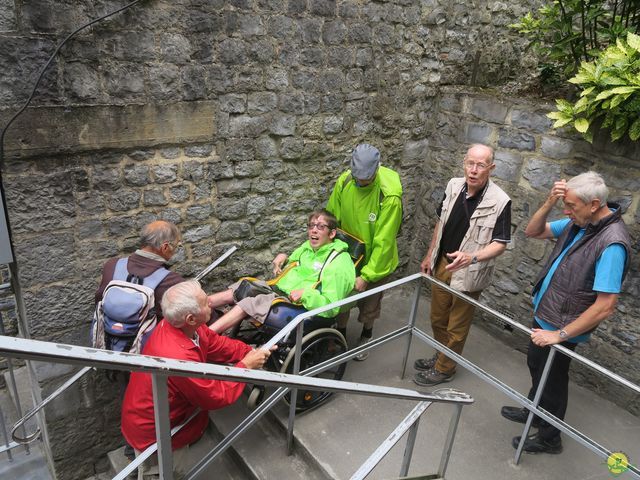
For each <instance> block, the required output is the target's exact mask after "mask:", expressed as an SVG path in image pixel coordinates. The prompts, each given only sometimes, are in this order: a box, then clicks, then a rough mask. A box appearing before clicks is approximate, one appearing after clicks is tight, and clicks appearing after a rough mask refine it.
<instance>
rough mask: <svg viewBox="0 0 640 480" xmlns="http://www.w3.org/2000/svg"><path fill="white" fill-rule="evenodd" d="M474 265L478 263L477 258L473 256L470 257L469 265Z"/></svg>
mask: <svg viewBox="0 0 640 480" xmlns="http://www.w3.org/2000/svg"><path fill="white" fill-rule="evenodd" d="M476 263H478V257H476V256H475V255H474V256H473V257H471V265H475V264H476Z"/></svg>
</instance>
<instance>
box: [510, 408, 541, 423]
mask: <svg viewBox="0 0 640 480" xmlns="http://www.w3.org/2000/svg"><path fill="white" fill-rule="evenodd" d="M500 415H502V416H503V417H504V418H506V419H507V420H511V421H512V422H516V423H527V418H528V417H529V410H527V409H526V408H519V407H502V408H501V409H500ZM531 425H532V426H534V427H536V428H537V427H539V426H540V419H539V418H538V417H533V422H532V423H531Z"/></svg>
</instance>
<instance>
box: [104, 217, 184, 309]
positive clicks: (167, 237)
mask: <svg viewBox="0 0 640 480" xmlns="http://www.w3.org/2000/svg"><path fill="white" fill-rule="evenodd" d="M181 238H182V237H181V235H180V231H179V230H178V227H176V226H175V225H174V224H173V223H171V222H166V221H163V220H157V221H155V222H151V223H149V224H148V225H145V226H144V227H143V228H142V232H141V233H140V248H139V249H138V250H136V251H135V252H134V253H132V254H131V255H130V256H129V257H128V258H125V259H119V258H112V259H110V260H108V261H107V263H105V265H104V267H103V268H102V280H101V281H100V285H99V286H98V290H96V295H95V300H96V305H98V303H100V301H101V300H102V298H103V295H104V292H105V289H106V288H107V285H108V284H109V282H111V281H112V280H114V279H115V278H114V275H115V273H116V266H117V264H118V261H119V260H125V261H126V276H127V278H118V279H117V280H124V281H130V280H133V281H134V283H138V281H140V280H144V279H145V278H148V277H149V276H150V275H152V274H154V273H156V272H158V271H159V270H160V271H163V272H166V275H165V276H164V277H163V278H162V280H160V282H159V283H158V284H157V285H156V286H155V287H154V289H153V290H154V294H155V307H154V312H155V313H156V317H157V318H158V319H159V320H160V319H161V318H162V309H161V307H160V302H161V301H162V296H163V295H164V292H166V291H167V290H168V289H169V288H170V287H172V286H173V285H175V284H176V283H180V282H183V281H184V278H182V277H181V276H180V275H179V274H177V273H175V272H170V271H169V270H168V269H167V265H166V262H167V261H169V260H170V259H171V257H173V255H175V253H176V252H177V251H178V249H179V247H181V246H182V244H181ZM121 264H122V262H121Z"/></svg>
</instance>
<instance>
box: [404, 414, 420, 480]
mask: <svg viewBox="0 0 640 480" xmlns="http://www.w3.org/2000/svg"><path fill="white" fill-rule="evenodd" d="M419 425H420V418H418V419H417V420H416V421H415V423H414V424H413V425H411V429H410V430H409V434H408V435H407V445H406V446H405V447H404V455H403V457H402V465H401V466H400V476H401V477H406V476H407V475H408V474H409V467H410V466H411V457H412V456H413V447H415V445H416V437H417V435H418V426H419Z"/></svg>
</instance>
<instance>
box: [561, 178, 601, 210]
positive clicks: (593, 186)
mask: <svg viewBox="0 0 640 480" xmlns="http://www.w3.org/2000/svg"><path fill="white" fill-rule="evenodd" d="M567 188H568V189H571V190H573V192H574V193H575V194H576V196H577V197H578V198H579V199H580V200H582V201H583V202H584V203H589V202H591V201H592V200H596V199H598V200H600V206H601V207H604V206H605V205H606V204H607V198H608V197H609V189H608V188H607V186H606V185H605V183H604V180H603V179H602V177H601V176H600V174H598V173H596V172H593V171H589V172H585V173H581V174H580V175H577V176H575V177H573V178H572V179H571V180H569V181H568V182H567Z"/></svg>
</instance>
